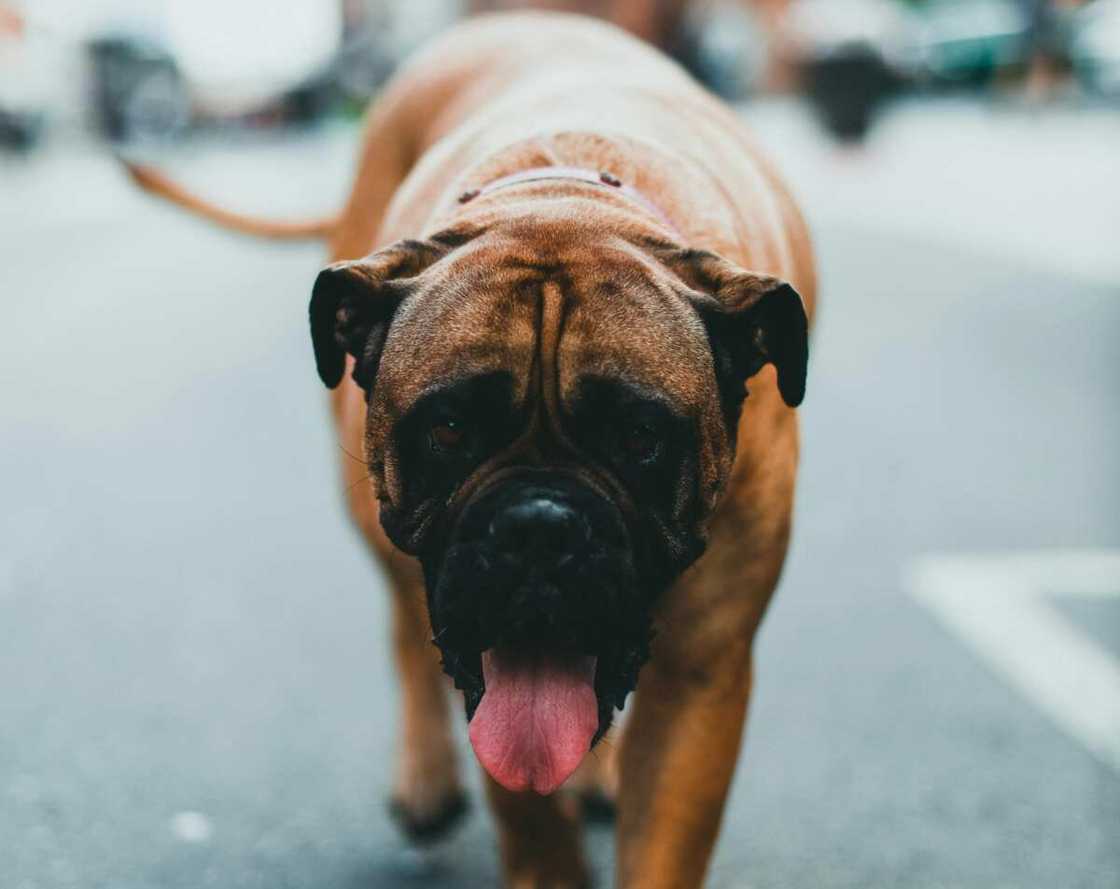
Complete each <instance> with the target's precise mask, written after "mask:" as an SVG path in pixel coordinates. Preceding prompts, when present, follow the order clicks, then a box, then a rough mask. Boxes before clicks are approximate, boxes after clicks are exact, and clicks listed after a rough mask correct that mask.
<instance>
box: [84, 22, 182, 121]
mask: <svg viewBox="0 0 1120 889" xmlns="http://www.w3.org/2000/svg"><path fill="white" fill-rule="evenodd" d="M87 52H88V55H89V59H90V63H91V67H92V84H91V85H92V91H93V106H94V114H95V117H96V120H97V123H98V126H99V127H100V129H101V131H102V132H103V133H104V134H105V136H107V137H108V138H109V139H111V140H112V141H114V142H128V141H134V140H138V139H151V138H158V139H166V138H174V137H176V136H179V135H182V133H183V132H184V131H185V130H186V128H187V126H188V124H189V123H190V122H191V103H190V96H189V94H188V91H187V85H186V83H185V82H184V79H183V76H182V74H181V73H180V72H179V68H178V66H177V65H176V64H175V60H174V58H172V56H171V54H170V53H169V52H167V51H166V50H165V49H164V48H163V47H161V46H160V45H159V44H158V43H156V42H154V41H152V40H149V39H146V38H142V37H138V36H134V35H124V34H108V35H103V36H100V37H96V38H94V39H92V40H90V41H89V43H88V44H87Z"/></svg>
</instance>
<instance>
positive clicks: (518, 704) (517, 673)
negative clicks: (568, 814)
mask: <svg viewBox="0 0 1120 889" xmlns="http://www.w3.org/2000/svg"><path fill="white" fill-rule="evenodd" d="M482 675H483V679H484V680H485V681H486V692H485V693H484V694H483V696H482V701H481V703H479V705H478V709H476V710H475V711H474V717H473V718H472V719H471V724H470V738H471V746H473V747H474V752H475V755H476V756H477V757H478V761H479V762H480V763H482V767H483V768H484V769H486V771H488V772H489V773H490V775H491V777H492V778H493V779H494V780H495V781H497V782H498V783H499V784H501V785H502V786H503V787H505V788H506V789H507V790H514V791H522V790H529V789H532V790H535V791H536V792H537V793H540V794H546V793H552V791H554V790H555V789H556V788H557V787H559V786H560V785H561V784H563V783H564V781H565V779H566V778H567V777H568V776H569V775H570V774H571V773H572V772H574V771H575V770H576V767H577V766H578V765H579V764H580V762H582V761H583V757H584V756H585V755H586V754H587V751H588V750H590V749H591V739H592V738H593V737H594V736H595V730H596V729H597V728H598V727H599V705H598V702H597V701H596V698H595V688H594V682H595V658H593V657H576V658H570V659H567V660H560V659H557V658H547V657H532V656H520V655H519V656H513V655H509V654H500V653H498V652H497V651H495V650H494V649H490V650H489V651H486V652H483V654H482Z"/></svg>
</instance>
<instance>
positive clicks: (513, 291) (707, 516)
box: [133, 13, 815, 889]
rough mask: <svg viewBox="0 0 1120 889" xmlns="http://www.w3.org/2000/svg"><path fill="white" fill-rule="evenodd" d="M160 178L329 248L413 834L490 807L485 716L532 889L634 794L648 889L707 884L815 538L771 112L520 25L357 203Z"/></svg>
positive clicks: (808, 288)
mask: <svg viewBox="0 0 1120 889" xmlns="http://www.w3.org/2000/svg"><path fill="white" fill-rule="evenodd" d="M133 173H134V175H135V176H136V178H137V179H138V180H139V181H140V182H141V184H143V185H144V186H145V187H146V188H148V189H149V190H152V191H155V192H157V193H160V194H162V195H163V196H164V197H167V198H170V199H171V200H174V201H176V202H177V203H180V204H184V205H186V206H188V207H190V208H192V209H193V210H194V211H196V212H198V213H201V214H202V215H204V216H208V217H210V218H212V219H213V220H215V221H217V222H220V223H224V224H226V225H229V226H232V227H234V228H238V229H241V230H244V231H248V232H252V233H255V234H263V235H273V236H278V237H289V236H301V235H304V236H307V235H312V236H313V235H322V236H324V237H325V238H326V239H327V240H328V241H329V245H330V256H331V259H332V260H333V261H332V262H331V264H330V265H328V266H327V267H326V268H325V269H323V270H322V271H321V272H320V273H319V275H318V278H317V279H316V280H315V283H314V287H313V289H312V294H311V307H310V320H311V341H312V344H313V346H314V353H315V364H316V367H317V369H318V373H319V377H320V378H321V379H322V381H323V383H324V384H325V385H326V386H327V387H328V388H329V389H330V390H331V393H332V394H331V403H332V407H333V415H334V419H335V422H336V423H337V428H338V436H339V441H340V444H341V446H342V449H343V450H344V451H345V452H346V454H345V455H343V457H342V472H341V475H342V486H343V489H344V490H345V491H346V495H345V496H346V498H347V501H348V507H349V510H350V514H351V516H352V517H353V520H354V522H355V523H356V524H357V526H358V528H360V530H361V532H362V534H363V535H364V536H365V538H366V540H368V542H369V545H370V547H371V548H372V549H373V550H374V552H376V553H377V555H378V556H379V557H380V561H381V564H382V565H383V567H384V570H385V573H386V575H387V578H388V587H389V591H390V595H391V597H392V630H391V635H392V645H393V651H394V655H395V659H396V666H397V670H398V672H399V675H400V683H401V696H400V712H399V714H398V717H397V718H398V744H397V759H396V771H395V778H394V791H393V797H392V803H391V811H392V812H393V814H394V817H395V819H396V820H397V822H398V824H399V825H400V826H401V828H402V829H403V830H404V831H405V833H406V834H407V835H408V836H410V837H411V838H413V839H415V840H417V841H427V840H430V839H432V838H434V837H437V836H439V835H440V834H442V833H443V832H444V831H446V830H447V829H448V828H449V827H450V826H451V825H452V823H453V822H454V821H455V820H456V819H457V818H458V816H459V815H460V814H461V813H462V812H463V810H464V806H465V802H464V795H463V785H462V782H461V774H460V770H459V766H458V764H457V760H456V746H455V743H454V740H453V734H454V732H453V728H454V725H453V720H455V719H457V718H460V719H461V718H463V717H464V716H465V718H466V720H467V722H468V724H469V727H468V733H469V737H470V743H471V746H472V747H473V749H474V753H475V756H476V757H477V759H478V761H479V763H480V764H481V765H482V768H483V769H484V771H485V784H486V789H487V795H488V797H489V800H490V804H491V806H492V809H493V813H494V818H495V821H496V824H497V826H498V831H499V833H500V849H501V855H502V862H503V868H504V873H505V879H506V882H507V884H508V885H509V886H511V887H553V889H556V887H577V886H584V885H586V883H587V878H588V871H587V867H586V865H585V862H584V858H583V856H582V853H581V848H580V830H579V827H580V824H579V822H580V818H581V813H585V812H586V810H587V809H588V808H589V807H591V808H593V809H595V810H596V811H598V810H601V809H602V808H603V807H604V805H605V804H607V803H608V802H609V803H610V804H613V805H614V806H615V807H616V813H617V814H616V825H617V840H618V842H617V871H616V882H617V885H618V886H620V887H625V889H682V887H685V889H688V887H698V886H700V885H701V884H702V882H703V879H704V874H705V869H706V867H707V862H708V858H709V855H710V853H711V850H712V846H713V844H714V842H715V839H716V835H717V832H718V829H719V824H720V818H721V814H722V811H723V807H724V801H725V799H726V797H727V792H728V786H729V784H730V782H731V779H732V776H733V773H734V771H735V764H736V760H737V758H738V754H739V748H740V741H741V738H742V733H743V724H744V719H745V716H746V712H747V701H748V698H749V696H750V690H751V683H752V660H751V650H752V640H753V639H754V636H755V632H756V631H757V629H758V626H759V622H760V621H761V620H762V616H763V613H764V612H765V610H766V606H767V603H768V601H769V599H770V596H771V595H772V593H773V591H774V587H775V585H776V584H777V582H778V577H779V574H780V573H781V568H782V562H783V560H784V558H785V553H786V546H787V543H788V540H789V535H790V521H791V510H792V506H793V496H794V479H795V475H796V469H797V455H798V424H797V414H796V412H795V410H794V408H795V407H796V406H797V405H798V404H799V403H800V402H801V400H802V397H803V396H804V394H805V375H806V362H807V358H808V328H809V316H810V314H811V311H812V306H813V300H814V291H815V277H814V269H813V261H812V256H811V251H810V247H809V241H808V237H807V233H806V229H805V226H804V224H803V222H802V219H801V217H800V215H799V214H798V211H797V209H796V208H795V206H794V204H793V202H792V201H791V199H790V197H789V195H788V194H787V192H786V189H785V188H784V187H783V185H782V183H781V182H780V181H779V178H778V176H777V175H776V174H775V172H774V170H773V168H772V167H771V166H770V165H769V164H768V163H767V162H766V161H765V160H764V159H763V158H762V157H761V156H760V154H759V152H758V151H757V149H756V148H755V146H754V144H753V143H752V141H751V139H750V137H749V135H748V133H747V131H746V130H745V128H744V126H743V124H742V122H741V121H740V119H739V117H738V116H737V115H736V114H735V113H733V112H732V111H731V110H730V109H728V108H727V107H724V106H723V105H722V104H721V103H720V102H719V101H717V100H716V99H715V98H713V97H712V96H711V95H709V94H708V93H706V92H705V91H704V90H702V89H701V88H700V87H699V86H697V84H696V83H695V82H693V81H692V80H691V79H690V78H689V77H688V76H687V75H686V74H684V73H683V72H682V71H681V70H680V69H679V68H678V67H677V66H676V65H675V64H673V63H672V62H670V61H668V60H667V59H665V58H664V57H663V56H661V55H660V54H659V53H658V52H656V51H655V50H653V49H652V48H650V47H647V46H646V45H644V44H642V43H640V42H639V41H637V40H636V39H634V38H632V37H630V36H627V35H626V34H624V33H623V32H622V31H620V30H618V29H615V28H614V27H612V26H610V25H606V24H603V23H599V22H595V21H592V20H590V19H584V18H579V17H574V16H565V15H557V14H543V13H521V14H510V15H498V16H492V17H482V18H478V19H473V20H469V21H468V22H466V23H465V24H462V25H460V26H458V27H456V28H454V29H452V30H450V31H448V32H446V33H445V34H443V35H442V36H441V37H439V38H438V39H437V40H436V41H435V42H434V43H432V44H430V45H429V46H428V47H427V48H426V49H424V50H422V51H421V52H419V53H418V54H417V55H416V56H414V57H413V58H412V59H411V60H410V61H408V62H407V63H406V64H405V65H404V66H403V67H402V69H401V70H400V71H399V72H398V73H397V74H396V76H395V77H394V78H393V79H392V81H391V82H390V83H389V84H388V86H387V87H386V88H385V90H384V92H383V93H382V95H380V96H379V97H378V99H377V100H376V102H375V103H374V105H373V108H372V110H371V112H370V114H369V117H368V122H367V125H366V128H365V136H364V141H363V145H362V147H361V150H360V155H359V160H358V168H357V174H356V178H355V182H354V187H353V191H352V193H351V196H350V198H349V201H348V203H347V204H346V206H345V207H344V208H343V209H342V210H341V212H340V213H339V214H338V215H337V217H335V218H333V219H331V220H328V221H326V222H309V223H306V224H302V223H269V222H265V221H260V220H254V219H249V218H248V217H243V216H239V215H238V214H236V213H233V212H230V211H228V210H225V209H220V208H219V207H217V206H215V205H213V204H210V203H207V202H204V201H202V200H201V199H198V198H196V197H193V196H191V195H189V194H187V193H186V192H184V191H182V190H181V189H179V188H178V187H177V186H176V185H174V184H173V183H171V182H170V181H169V180H167V179H166V178H164V177H163V176H161V175H160V174H158V173H156V172H154V171H152V170H150V169H147V168H140V167H134V168H133ZM748 392H749V394H748ZM349 455H355V456H356V455H361V458H360V460H355V459H351V457H350V456H349ZM445 677H450V679H451V682H450V683H449V682H448V681H447V679H446V678H445ZM452 684H453V685H454V687H455V689H458V692H459V694H454V696H453V693H452V692H451V689H450V685H452ZM632 693H633V694H632ZM630 698H633V699H632V700H631V701H630V704H629V707H628V712H627V719H626V725H625V726H624V730H622V731H619V730H618V729H615V730H612V722H613V720H614V718H615V715H616V713H617V712H618V711H619V710H620V709H621V708H622V706H623V704H624V702H626V701H627V700H628V699H630ZM457 714H458V715H457Z"/></svg>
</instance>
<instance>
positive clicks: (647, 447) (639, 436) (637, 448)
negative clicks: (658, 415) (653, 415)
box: [619, 420, 661, 463]
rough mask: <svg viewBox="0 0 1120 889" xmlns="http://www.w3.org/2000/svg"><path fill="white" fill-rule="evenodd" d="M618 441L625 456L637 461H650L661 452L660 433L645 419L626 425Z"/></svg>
mask: <svg viewBox="0 0 1120 889" xmlns="http://www.w3.org/2000/svg"><path fill="white" fill-rule="evenodd" d="M619 443H620V445H621V446H622V452H623V454H625V455H626V458H627V459H628V460H634V461H636V462H638V463H651V462H653V461H654V460H656V459H657V456H658V455H659V454H660V453H661V435H660V434H659V432H658V429H657V427H656V426H655V425H654V424H653V423H650V422H648V421H645V420H641V421H638V422H636V423H631V424H630V425H628V426H626V427H625V428H624V429H623V430H622V436H621V441H620V442H619Z"/></svg>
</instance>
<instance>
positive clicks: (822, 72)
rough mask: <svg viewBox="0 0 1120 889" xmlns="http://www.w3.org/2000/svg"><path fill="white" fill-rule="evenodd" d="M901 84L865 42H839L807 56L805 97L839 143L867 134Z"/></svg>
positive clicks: (860, 138)
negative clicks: (839, 44) (824, 50)
mask: <svg viewBox="0 0 1120 889" xmlns="http://www.w3.org/2000/svg"><path fill="white" fill-rule="evenodd" d="M902 84H903V79H902V76H901V74H900V73H899V72H898V71H896V70H895V69H893V68H891V67H890V66H889V65H888V64H887V63H886V61H885V60H884V59H883V57H882V55H881V54H880V52H879V50H878V49H877V48H876V47H874V46H871V45H868V44H851V45H842V46H838V47H835V48H832V49H831V50H829V51H827V52H820V53H817V54H815V55H814V56H812V57H811V58H809V59H807V60H806V62H805V71H804V74H803V85H804V90H805V96H806V98H807V99H808V100H809V102H810V104H811V105H812V106H813V109H814V110H815V111H816V113H817V115H818V116H819V118H820V120H821V122H822V123H823V124H824V126H825V128H826V129H827V130H828V131H829V133H831V134H832V135H833V136H834V137H835V138H836V139H838V140H840V141H841V142H858V141H861V140H862V139H863V138H864V137H866V135H867V133H868V131H869V130H870V129H871V124H872V122H873V121H874V119H875V116H876V115H877V114H878V113H879V111H880V110H881V109H882V108H883V106H884V105H885V104H886V102H887V100H888V99H889V98H890V97H891V96H893V95H894V94H895V93H897V92H898V91H899V90H900V89H901V88H902Z"/></svg>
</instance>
